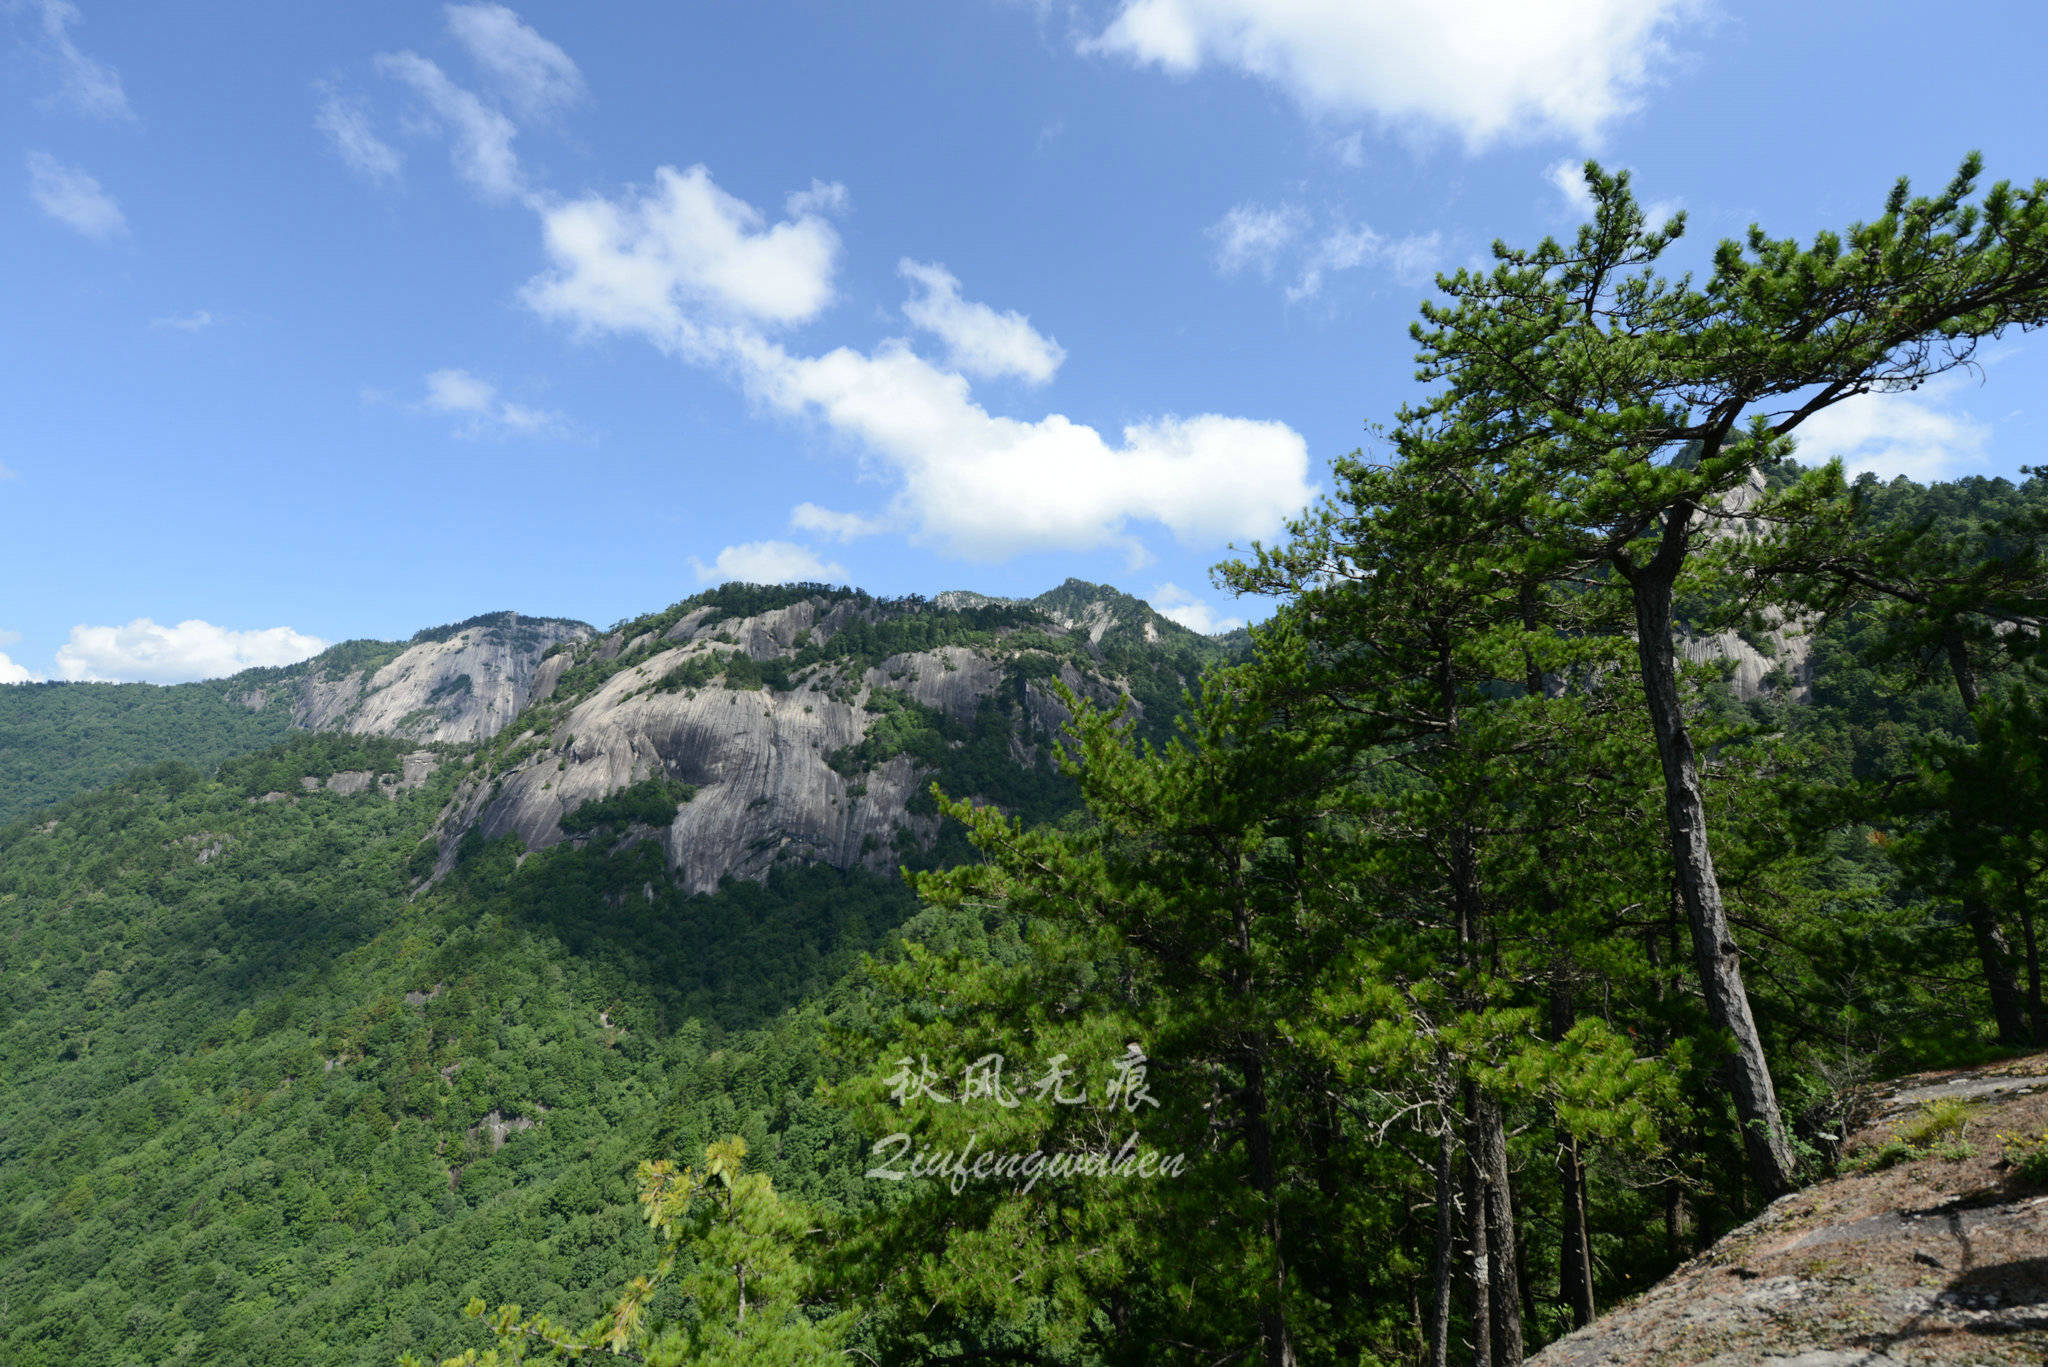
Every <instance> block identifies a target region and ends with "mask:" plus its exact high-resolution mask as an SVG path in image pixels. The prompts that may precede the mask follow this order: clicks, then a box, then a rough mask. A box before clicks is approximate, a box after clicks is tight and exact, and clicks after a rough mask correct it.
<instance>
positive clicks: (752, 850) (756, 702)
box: [476, 648, 936, 892]
mask: <svg viewBox="0 0 2048 1367" xmlns="http://www.w3.org/2000/svg"><path fill="white" fill-rule="evenodd" d="M701 653H703V652H702V651H701V650H699V649H695V648H685V649H677V650H671V651H664V652H662V653H661V654H658V655H655V656H654V657H652V658H651V659H650V660H649V661H648V662H647V664H646V665H645V666H644V667H643V669H644V672H643V670H627V671H624V672H622V673H620V674H617V675H614V676H613V677H612V679H611V680H609V681H608V682H607V683H606V684H605V686H604V687H602V688H601V689H599V690H598V691H597V692H596V693H595V694H593V695H592V696H591V697H590V698H588V699H586V700H584V701H583V702H581V703H579V704H578V705H577V706H576V707H575V709H574V710H572V711H571V712H570V713H569V714H568V715H567V717H566V718H564V720H563V721H562V722H561V724H560V726H559V728H558V733H559V734H562V735H563V736H565V737H569V738H573V739H569V740H567V741H566V743H565V744H564V745H562V746H561V747H560V748H553V747H551V748H549V749H547V750H544V751H542V752H541V754H540V755H539V756H538V757H537V758H535V759H534V760H532V761H530V762H529V763H528V764H526V765H525V766H524V767H522V768H520V769H517V770H515V771H514V772H512V773H511V774H508V775H506V776H505V777H504V779H503V782H502V785H501V786H500V787H499V788H498V794H497V796H496V797H495V798H489V799H488V800H487V801H485V802H483V803H482V804H480V805H479V807H478V809H477V814H476V825H477V827H478V829H479V830H480V831H481V833H482V834H483V836H484V837H485V838H486V839H489V838H493V837H496V836H500V835H503V834H505V833H507V832H516V833H517V834H518V835H519V837H520V839H522V840H523V841H525V843H526V845H527V847H528V848H530V849H539V848H544V847H546V846H549V845H554V844H557V843H559V842H560V841H561V840H563V839H564V838H565V835H564V832H563V830H562V824H561V822H562V817H563V815H564V814H566V813H567V812H570V811H573V810H574V809H575V808H577V807H579V806H581V805H583V804H584V803H586V802H595V801H597V800H599V799H601V798H604V797H607V796H609V795H610V794H612V793H615V792H617V791H619V790H620V789H622V788H627V787H630V786H631V785H633V784H635V783H639V782H642V781H643V780H646V779H649V778H663V779H668V780H671V781H673V782H675V783H679V784H688V785H691V786H692V787H694V788H695V789H696V793H695V795H694V796H693V797H692V798H691V799H690V800H689V801H687V802H684V803H682V804H681V806H680V807H679V808H678V809H677V812H676V817H675V820H674V822H672V823H671V824H670V825H669V826H668V827H666V828H665V829H664V830H662V831H661V832H659V838H660V839H661V841H662V843H663V845H664V848H665V849H666V851H667V854H668V862H669V866H670V867H671V868H672V869H673V870H674V872H675V875H676V878H677V879H678V881H679V882H681V883H682V884H683V885H684V886H685V887H687V888H689V889H690V890H691V891H696V892H703V891H709V890H711V889H713V888H716V887H717V886H718V884H719V881H720V880H721V879H722V878H725V877H727V876H734V877H741V878H748V877H756V878H758V877H762V876H765V875H766V873H767V871H768V870H769V868H771V867H772V866H773V865H774V864H775V863H776V862H778V860H782V859H789V858H797V859H802V860H805V861H819V862H823V863H827V864H831V865H833V866H834V867H836V868H842V869H845V868H852V867H853V866H855V865H856V864H867V865H869V866H870V867H874V868H878V869H879V868H886V867H888V866H889V865H890V863H891V862H892V860H893V859H896V858H900V855H898V854H896V853H895V852H894V842H895V839H896V832H897V831H898V830H899V829H904V828H909V829H911V831H912V835H913V838H919V837H922V838H929V835H930V833H931V829H932V828H933V827H935V826H936V821H935V820H934V819H932V818H922V819H919V818H914V817H911V816H910V815H909V814H908V812H907V811H906V810H905V806H906V804H907V803H908V802H909V800H910V797H911V796H912V794H913V792H914V791H915V789H914V787H913V783H914V775H913V769H912V766H911V763H910V761H909V760H908V759H907V758H901V757H899V758H897V759H893V760H890V761H889V762H887V763H885V764H883V765H881V766H879V767H878V768H877V769H875V770H874V771H873V772H871V773H869V774H866V775H862V776H856V777H851V778H850V777H848V776H846V775H842V774H841V773H839V772H838V771H837V770H835V769H834V768H833V767H832V766H831V764H830V762H829V761H830V759H831V757H832V755H834V754H835V753H836V752H838V751H840V750H842V749H845V748H847V747H849V746H852V745H856V744H858V743H859V742H860V740H861V738H862V737H863V736H864V735H865V734H866V732H867V730H868V727H869V726H870V725H871V724H872V723H873V722H874V720H875V717H874V716H873V714H870V713H868V712H866V711H864V710H863V708H862V706H861V704H862V703H863V702H864V701H865V699H866V696H867V694H866V691H865V690H863V691H862V692H861V693H860V694H859V695H857V696H856V698H855V700H854V701H852V702H842V701H835V700H834V699H832V698H831V697H829V696H827V695H826V694H825V693H824V692H823V691H821V690H819V689H817V688H814V687H804V688H799V689H796V690H794V691H792V692H788V693H776V692H771V691H769V690H766V689H752V690H735V689H730V688H723V687H712V686H707V687H703V688H697V689H686V690H679V691H676V692H639V691H637V690H640V689H644V688H645V687H646V685H647V684H648V682H649V680H650V679H652V680H659V679H660V678H662V677H663V676H665V675H666V674H667V673H668V671H669V670H671V669H673V668H677V667H679V666H681V665H682V664H683V663H684V662H685V660H687V659H688V658H689V657H690V656H692V655H698V654H701Z"/></svg>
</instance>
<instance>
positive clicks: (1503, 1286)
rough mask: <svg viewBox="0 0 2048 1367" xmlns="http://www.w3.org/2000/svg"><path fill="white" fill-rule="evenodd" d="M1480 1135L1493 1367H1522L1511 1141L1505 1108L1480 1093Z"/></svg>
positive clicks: (1519, 1286) (1520, 1302) (1478, 1108)
mask: <svg viewBox="0 0 2048 1367" xmlns="http://www.w3.org/2000/svg"><path fill="white" fill-rule="evenodd" d="M1477 1100H1478V1106H1477V1119H1478V1122H1479V1123H1478V1125H1477V1127H1476V1128H1477V1134H1476V1136H1475V1138H1476V1139H1477V1140H1478V1144H1479V1152H1478V1153H1477V1155H1475V1156H1476V1157H1477V1158H1478V1159H1479V1162H1480V1177H1481V1187H1482V1188H1483V1190H1484V1192H1485V1195H1486V1251H1487V1255H1488V1262H1487V1281H1488V1283H1489V1286H1488V1288H1487V1291H1488V1294H1487V1300H1488V1302H1489V1303H1490V1304H1491V1306H1492V1308H1493V1325H1492V1330H1491V1337H1492V1339H1493V1363H1494V1367H1522V1278H1521V1273H1520V1270H1519V1268H1518V1267H1517V1265H1516V1256H1515V1254H1516V1247H1515V1203H1514V1193H1513V1188H1512V1187H1511V1185H1510V1184H1509V1179H1508V1137H1507V1130H1506V1128H1505V1127H1504V1126H1503V1125H1502V1123H1501V1114H1500V1103H1499V1102H1497V1101H1495V1100H1494V1099H1493V1098H1492V1097H1490V1096H1488V1095H1486V1093H1484V1092H1480V1093H1479V1094H1478V1097H1477Z"/></svg>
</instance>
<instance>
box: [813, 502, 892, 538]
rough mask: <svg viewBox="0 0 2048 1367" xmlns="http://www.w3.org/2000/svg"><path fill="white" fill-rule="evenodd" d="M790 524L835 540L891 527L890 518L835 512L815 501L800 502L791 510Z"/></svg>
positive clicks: (870, 533)
mask: <svg viewBox="0 0 2048 1367" xmlns="http://www.w3.org/2000/svg"><path fill="white" fill-rule="evenodd" d="M789 525H790V526H792V527H794V528H796V529H797V530H798V531H800V532H811V533H813V534H815V535H817V536H829V537H831V538H832V539H833V540H834V541H852V540H854V539H855V538H857V537H863V536H873V535H874V534H875V533H876V532H883V531H887V530H888V529H889V520H888V519H887V518H881V517H868V516H866V515H865V514H862V513H841V512H834V511H833V510H832V509H830V508H820V507H819V506H818V505H817V504H815V503H799V504H797V505H796V507H794V508H791V509H790V510H789Z"/></svg>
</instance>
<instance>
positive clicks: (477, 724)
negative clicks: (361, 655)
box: [292, 613, 592, 741]
mask: <svg viewBox="0 0 2048 1367" xmlns="http://www.w3.org/2000/svg"><path fill="white" fill-rule="evenodd" d="M591 635H592V632H591V630H590V628H589V627H587V626H585V625H584V624H583V623H581V622H567V621H563V620H561V619H558V618H521V617H519V616H518V614H516V613H501V614H497V615H496V616H494V617H492V618H488V619H484V620H482V621H480V622H477V623H472V624H465V625H464V626H463V627H461V628H459V629H457V630H454V631H453V632H452V633H450V634H448V635H446V636H445V637H439V638H436V637H435V636H431V635H430V636H429V638H428V639H426V640H417V641H416V643H415V644H413V645H411V646H409V647H407V648H406V649H405V650H404V651H403V652H402V653H400V655H399V656H398V658H397V659H395V660H392V661H391V662H390V663H389V664H387V665H384V666H383V667H382V668H381V669H378V670H377V671H376V672H375V673H372V674H369V675H368V676H367V677H365V673H364V671H362V670H353V671H350V672H349V673H346V674H343V675H340V676H339V677H336V676H332V675H327V674H324V673H321V672H318V671H311V672H309V673H308V674H307V675H306V676H305V677H304V678H303V679H302V681H301V682H300V685H299V692H298V697H297V698H296V699H295V700H294V702H293V706H292V724H293V725H295V726H299V727H303V728H305V729H306V730H311V731H356V732H362V733H365V734H369V735H378V736H403V737H405V738H406V739H409V740H418V741H477V740H488V739H489V738H490V737H492V736H494V735H496V734H497V733H498V732H499V731H500V730H501V729H503V727H504V726H505V725H506V723H508V722H510V721H511V720H512V718H514V717H515V716H517V715H518V714H519V712H520V710H521V709H522V708H524V707H525V706H526V705H527V703H528V702H529V701H530V700H531V699H532V698H533V696H534V694H535V692H536V690H537V686H538V685H540V684H541V683H542V682H543V681H544V680H543V666H544V662H543V660H542V658H541V657H542V656H544V655H546V654H547V652H548V650H549V649H550V648H551V647H553V646H555V645H557V644H559V643H561V642H564V641H583V640H588V639H589V638H590V636H591ZM556 658H557V659H560V658H561V657H559V656H558V657H556ZM545 663H546V664H552V663H554V662H553V661H547V662H545ZM559 675H560V668H559V667H557V668H556V669H555V671H554V674H553V676H552V677H549V678H547V679H546V680H545V682H546V683H548V684H549V685H550V686H551V685H552V678H553V677H559Z"/></svg>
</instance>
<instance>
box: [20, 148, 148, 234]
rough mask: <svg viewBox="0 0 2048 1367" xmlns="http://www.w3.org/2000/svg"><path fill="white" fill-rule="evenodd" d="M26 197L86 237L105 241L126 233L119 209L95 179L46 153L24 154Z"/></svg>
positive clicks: (126, 222)
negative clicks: (26, 160)
mask: <svg viewBox="0 0 2048 1367" xmlns="http://www.w3.org/2000/svg"><path fill="white" fill-rule="evenodd" d="M28 197H29V198H30V199H32V200H34V201H35V203H36V207H37V208H38V209H41V210H42V211H43V212H44V213H46V214H48V215H49V216H50V217H51V218H54V219H56V220H57V221H58V222H59V223H62V224H63V225H64V226H65V227H67V228H69V229H71V230H72V231H73V232H75V233H80V234H83V235H84V236H86V237H90V238H94V239H96V240H98V241H101V242H105V241H108V240H110V239H112V238H116V237H119V236H121V235H122V234H123V233H125V232H127V231H128V218H127V216H126V215H125V214H123V213H122V212H121V206H120V205H119V204H117V203H115V202H114V197H113V196H112V195H110V194H108V193H107V192H106V191H105V190H103V189H101V188H100V183H99V182H98V181H97V180H94V179H93V178H92V177H91V176H89V175H87V174H86V173H85V172H83V171H81V170H79V169H78V168H77V167H76V166H66V165H65V164H64V163H63V162H61V161H58V160H57V159H56V158H55V157H53V156H50V155H49V154H48V153H46V152H31V153H29V154H28Z"/></svg>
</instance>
